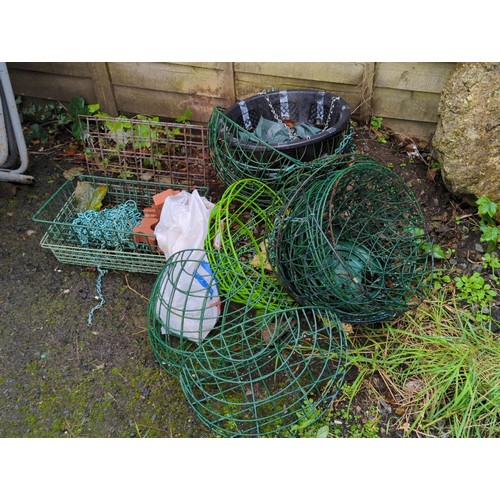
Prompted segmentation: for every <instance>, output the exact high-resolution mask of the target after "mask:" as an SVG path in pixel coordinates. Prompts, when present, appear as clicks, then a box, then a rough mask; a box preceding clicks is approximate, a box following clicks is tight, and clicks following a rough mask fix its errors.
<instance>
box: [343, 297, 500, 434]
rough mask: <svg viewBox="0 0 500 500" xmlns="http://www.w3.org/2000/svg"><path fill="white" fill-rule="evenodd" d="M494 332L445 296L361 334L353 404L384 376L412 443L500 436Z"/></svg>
mask: <svg viewBox="0 0 500 500" xmlns="http://www.w3.org/2000/svg"><path fill="white" fill-rule="evenodd" d="M490 327H491V325H488V324H478V323H477V322H475V321H474V320H473V319H471V317H470V314H467V311H466V310H463V309H461V308H460V306H459V304H458V303H457V302H456V301H455V299H454V297H453V296H450V293H449V292H448V291H447V290H446V289H440V290H438V291H436V292H435V294H434V295H432V296H431V297H429V299H428V300H427V301H426V302H425V303H424V304H423V305H422V306H421V307H419V308H418V309H417V310H414V311H410V312H408V313H406V314H405V315H404V316H402V317H401V318H399V319H398V320H396V321H393V322H388V323H385V324H383V325H381V326H377V327H364V328H363V329H360V330H359V331H358V333H362V336H361V335H356V336H353V337H352V338H351V343H352V345H351V348H350V351H349V358H350V364H351V365H352V366H355V367H356V368H357V370H358V376H357V378H356V380H355V381H354V383H353V384H352V386H354V390H352V391H351V392H352V396H351V400H352V398H353V397H354V396H355V395H356V394H357V393H358V392H359V390H360V389H361V387H362V386H363V384H364V383H365V382H366V381H367V380H368V379H369V378H370V377H372V376H374V375H378V376H379V377H380V378H381V379H382V380H383V381H384V383H385V385H386V389H387V392H386V395H385V397H386V398H387V399H389V401H388V402H389V403H390V404H391V405H393V407H394V408H395V409H396V410H397V414H398V415H399V422H398V428H399V429H402V430H403V431H404V433H405V435H406V436H412V435H413V436H438V437H444V436H446V437H455V438H458V437H500V428H499V417H500V368H499V365H498V360H499V359H500V342H499V340H498V338H495V336H494V334H493V333H492V331H491V328H490ZM362 339H363V340H362Z"/></svg>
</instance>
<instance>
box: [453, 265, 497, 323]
mask: <svg viewBox="0 0 500 500" xmlns="http://www.w3.org/2000/svg"><path fill="white" fill-rule="evenodd" d="M454 280H455V286H456V288H457V290H458V293H457V299H459V300H465V302H467V304H469V305H471V306H473V309H474V312H475V315H474V317H475V318H476V320H477V321H488V320H489V319H490V315H489V314H485V313H484V311H485V310H487V309H488V308H489V307H490V305H491V303H492V302H493V299H494V298H495V297H496V295H497V293H496V292H495V290H493V289H492V288H491V285H489V284H488V283H486V282H485V280H484V278H483V277H482V276H481V275H480V274H479V273H478V272H475V273H474V274H472V275H471V276H456V277H455V278H454Z"/></svg>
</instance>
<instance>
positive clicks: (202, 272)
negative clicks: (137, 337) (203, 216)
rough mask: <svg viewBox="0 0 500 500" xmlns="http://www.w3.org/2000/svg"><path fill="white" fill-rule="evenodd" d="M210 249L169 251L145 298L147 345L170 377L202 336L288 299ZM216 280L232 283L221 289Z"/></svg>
mask: <svg viewBox="0 0 500 500" xmlns="http://www.w3.org/2000/svg"><path fill="white" fill-rule="evenodd" d="M214 253H217V251H216V250H208V251H207V252H205V251H203V250H199V249H193V250H183V251H181V252H177V253H174V254H173V255H172V256H170V257H169V259H168V260H167V261H166V266H165V268H164V269H163V271H162V272H161V273H160V274H159V275H158V278H157V279H156V282H155V284H154V286H153V290H152V292H151V295H150V298H149V303H148V312H147V317H148V336H149V339H150V342H151V346H152V348H153V351H154V353H155V356H156V358H157V360H158V362H159V363H160V365H161V366H162V367H163V368H164V369H165V370H166V371H167V372H168V373H169V374H171V375H172V376H174V377H178V376H179V370H180V367H181V366H182V365H183V363H184V362H185V361H186V359H188V358H189V357H190V356H192V355H193V354H194V353H196V350H197V348H198V347H199V345H200V344H201V343H202V342H204V341H205V340H206V338H208V337H210V336H216V335H218V334H219V333H220V331H221V329H222V330H224V329H226V328H229V327H230V325H232V324H236V325H238V324H240V323H242V322H244V321H245V318H246V317H247V316H248V315H253V314H256V311H258V310H264V311H265V310H267V309H271V310H272V309H276V308H277V307H282V308H284V307H286V306H287V303H288V302H289V301H290V298H289V296H288V295H287V294H286V293H285V292H284V291H283V287H282V286H281V285H280V284H279V283H278V282H277V281H276V280H272V279H264V277H263V276H262V274H261V273H260V272H259V270H257V269H256V268H255V267H253V266H251V265H249V264H246V263H244V262H240V261H237V260H236V259H234V257H232V256H230V255H226V256H225V257H224V259H221V260H217V258H216V257H215V256H214V255H213V254H214ZM231 276H232V277H233V279H232V280H231ZM219 280H221V281H222V282H224V281H225V282H226V283H229V284H230V283H232V285H231V286H230V287H229V288H227V289H224V293H222V292H221V289H220V287H219ZM242 297H245V299H246V300H245V301H244V303H242V300H241V298H242Z"/></svg>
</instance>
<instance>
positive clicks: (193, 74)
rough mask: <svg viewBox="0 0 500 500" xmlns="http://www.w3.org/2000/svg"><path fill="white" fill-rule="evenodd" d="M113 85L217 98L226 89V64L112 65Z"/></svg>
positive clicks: (110, 67) (110, 69)
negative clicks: (210, 65) (211, 65)
mask: <svg viewBox="0 0 500 500" xmlns="http://www.w3.org/2000/svg"><path fill="white" fill-rule="evenodd" d="M108 67H109V73H110V76H111V81H112V83H113V84H114V85H120V86H124V87H136V88H140V89H150V90H160V91H166V92H175V93H177V94H197V95H200V96H204V97H212V98H218V97H221V95H222V93H223V92H224V91H225V89H226V80H225V78H226V75H225V72H226V69H227V68H226V65H224V66H220V69H217V70H216V69H213V68H201V67H193V66H188V65H181V64H174V63H147V62H139V63H109V65H108Z"/></svg>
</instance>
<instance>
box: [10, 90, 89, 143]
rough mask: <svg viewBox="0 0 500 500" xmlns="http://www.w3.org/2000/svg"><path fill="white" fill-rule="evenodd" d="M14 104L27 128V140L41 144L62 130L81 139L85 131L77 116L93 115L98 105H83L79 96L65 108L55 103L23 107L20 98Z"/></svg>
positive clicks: (83, 102) (30, 104)
mask: <svg viewBox="0 0 500 500" xmlns="http://www.w3.org/2000/svg"><path fill="white" fill-rule="evenodd" d="M16 103H17V105H18V108H19V118H20V120H21V123H22V124H23V125H26V126H27V127H28V132H27V139H28V140H30V141H37V140H38V141H40V142H41V143H42V144H45V143H47V142H48V141H49V139H50V138H51V137H53V136H55V135H56V134H57V133H58V132H61V131H62V130H68V131H69V132H70V133H71V135H72V136H73V137H74V138H75V139H81V138H82V137H83V136H84V133H85V131H84V130H83V128H82V125H81V123H80V120H79V115H88V114H94V113H96V112H97V111H98V110H99V104H85V100H84V99H83V97H80V96H74V97H73V98H72V99H71V101H70V102H69V104H68V107H67V108H66V107H64V106H63V105H62V104H61V103H60V102H55V101H50V102H48V103H45V104H36V103H28V104H26V105H23V101H22V99H21V98H20V97H18V98H16Z"/></svg>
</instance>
